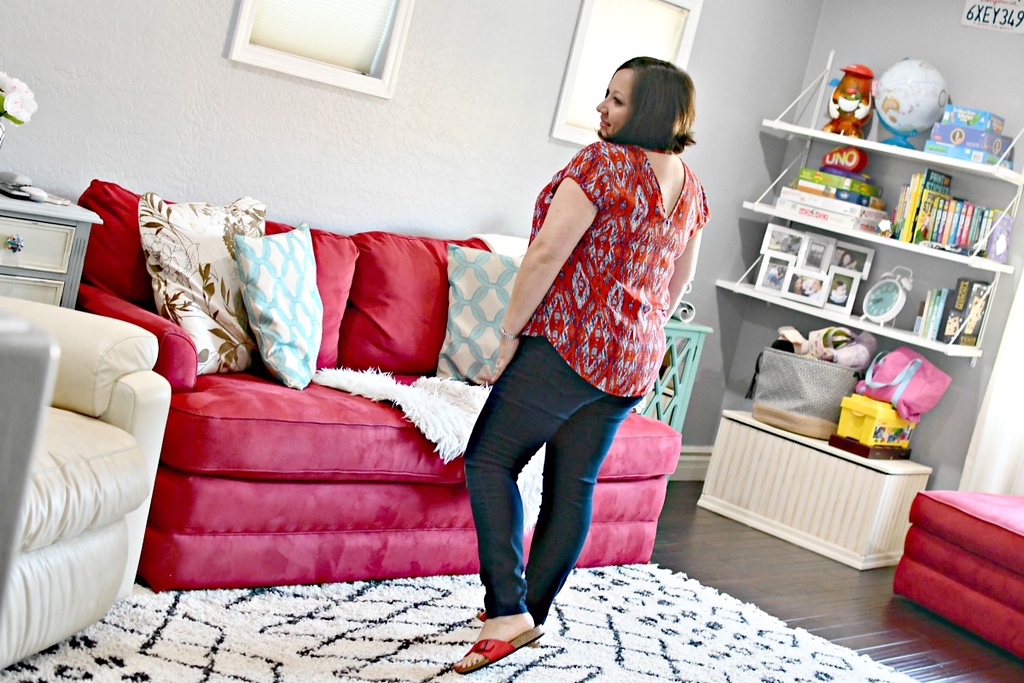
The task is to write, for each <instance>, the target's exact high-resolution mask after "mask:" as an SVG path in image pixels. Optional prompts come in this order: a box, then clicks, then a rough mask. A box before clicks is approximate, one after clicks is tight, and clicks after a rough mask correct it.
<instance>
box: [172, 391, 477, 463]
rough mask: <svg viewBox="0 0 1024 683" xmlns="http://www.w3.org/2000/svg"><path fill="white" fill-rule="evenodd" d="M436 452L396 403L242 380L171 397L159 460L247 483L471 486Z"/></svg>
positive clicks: (340, 393) (333, 392) (347, 394)
mask: <svg viewBox="0 0 1024 683" xmlns="http://www.w3.org/2000/svg"><path fill="white" fill-rule="evenodd" d="M197 444H201V445H202V447H201V448H197V447H196V445H197ZM434 448H435V447H434V444H432V443H431V442H430V441H428V440H427V439H426V437H424V436H423V434H422V433H421V432H420V431H419V430H418V429H416V427H415V426H414V425H413V424H412V423H411V422H409V421H408V420H406V419H405V417H404V416H403V415H402V412H401V411H400V410H399V409H397V408H395V407H393V406H391V405H389V404H386V403H375V402H373V401H371V400H369V399H366V398H363V397H361V396H355V395H352V394H349V393H346V392H343V391H338V390H336V389H330V388H328V387H324V386H320V385H318V384H310V385H309V386H308V387H306V388H305V389H304V390H302V391H295V390H293V389H288V388H287V387H284V386H282V385H281V384H279V383H277V382H275V381H274V380H273V379H271V378H269V377H259V376H256V375H253V374H247V373H239V374H231V375H203V376H201V377H198V378H196V391H194V392H190V393H180V394H174V395H173V396H172V397H171V409H170V414H169V415H168V419H167V430H166V432H165V435H164V446H163V451H162V453H161V462H162V463H163V464H164V465H167V466H169V467H173V468H175V469H178V470H181V471H183V472H190V473H194V474H207V475H219V476H226V477H235V478H243V479H273V480H278V481H281V480H285V481H394V482H426V483H430V482H433V483H453V482H462V481H464V480H465V479H464V475H463V471H462V463H461V462H460V461H458V460H456V461H452V462H451V463H448V464H447V465H446V464H445V463H444V462H442V461H441V457H440V456H439V455H438V454H437V453H435V452H434Z"/></svg>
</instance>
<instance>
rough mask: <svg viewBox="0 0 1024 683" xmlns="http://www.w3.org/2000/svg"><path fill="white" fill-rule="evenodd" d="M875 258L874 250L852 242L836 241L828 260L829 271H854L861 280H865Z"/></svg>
mask: <svg viewBox="0 0 1024 683" xmlns="http://www.w3.org/2000/svg"><path fill="white" fill-rule="evenodd" d="M874 258H875V250H874V249H872V248H871V247H865V246H862V245H860V244H854V243H852V242H843V241H837V242H836V243H835V246H834V248H833V249H832V257H831V258H830V259H829V268H828V269H829V270H831V269H833V268H840V269H842V270H853V271H856V272H857V273H858V274H859V275H860V278H861V279H862V280H866V279H867V277H868V274H869V273H870V272H871V262H872V261H873V260H874Z"/></svg>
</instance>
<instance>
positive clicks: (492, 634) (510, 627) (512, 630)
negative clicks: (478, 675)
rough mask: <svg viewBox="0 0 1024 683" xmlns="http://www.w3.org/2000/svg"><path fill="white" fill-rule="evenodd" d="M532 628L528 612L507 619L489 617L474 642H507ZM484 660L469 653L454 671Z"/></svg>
mask: <svg viewBox="0 0 1024 683" xmlns="http://www.w3.org/2000/svg"><path fill="white" fill-rule="evenodd" d="M533 627H534V623H533V617H532V616H530V613H529V612H524V613H523V614H514V615H512V616H508V617H490V616H489V617H487V621H485V622H484V625H483V628H481V629H480V635H479V636H478V637H477V639H476V640H477V642H480V641H481V640H504V641H506V642H508V641H510V640H512V639H513V638H515V637H517V636H520V635H522V634H523V633H524V632H526V631H529V630H530V629H532V628H533ZM484 659H485V658H484V657H483V655H480V654H477V653H476V652H470V653H469V654H468V655H466V656H465V657H463V658H462V661H460V662H459V663H458V664H456V665H455V670H456V671H459V670H460V669H467V668H470V667H473V666H476V665H478V664H479V663H480V662H482V661H484Z"/></svg>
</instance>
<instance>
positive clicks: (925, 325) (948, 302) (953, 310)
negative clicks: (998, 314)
mask: <svg viewBox="0 0 1024 683" xmlns="http://www.w3.org/2000/svg"><path fill="white" fill-rule="evenodd" d="M991 291H992V283H990V282H983V281H981V280H973V279H971V278H960V279H959V280H957V283H956V287H951V288H938V289H932V290H929V291H928V294H927V295H926V296H925V298H924V300H923V301H922V302H921V305H920V306H919V307H918V315H917V319H916V320H915V321H914V334H916V335H918V336H919V337H921V338H923V339H927V340H930V341H939V342H942V343H944V344H951V343H952V344H959V345H961V346H977V345H978V339H979V337H980V335H981V325H982V322H983V321H984V319H985V311H986V310H987V309H988V300H989V294H990V293H991Z"/></svg>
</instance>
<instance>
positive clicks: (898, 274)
mask: <svg viewBox="0 0 1024 683" xmlns="http://www.w3.org/2000/svg"><path fill="white" fill-rule="evenodd" d="M913 276H914V273H913V272H912V271H911V270H910V269H909V268H905V267H903V266H896V267H895V268H893V269H892V270H891V271H889V272H888V273H885V274H884V275H882V277H881V278H880V279H879V280H878V282H876V283H875V284H874V285H873V286H872V287H871V289H869V290H868V292H867V294H865V295H864V303H863V312H864V315H863V316H861V317H862V318H867V319H868V320H870V321H871V322H874V323H878V324H879V325H884V324H885V323H887V322H889V321H890V320H892V319H894V318H895V317H896V316H897V315H899V312H900V311H901V310H903V305H904V304H906V303H907V293H908V292H909V291H910V290H911V288H912V286H913V279H912V278H913Z"/></svg>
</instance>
